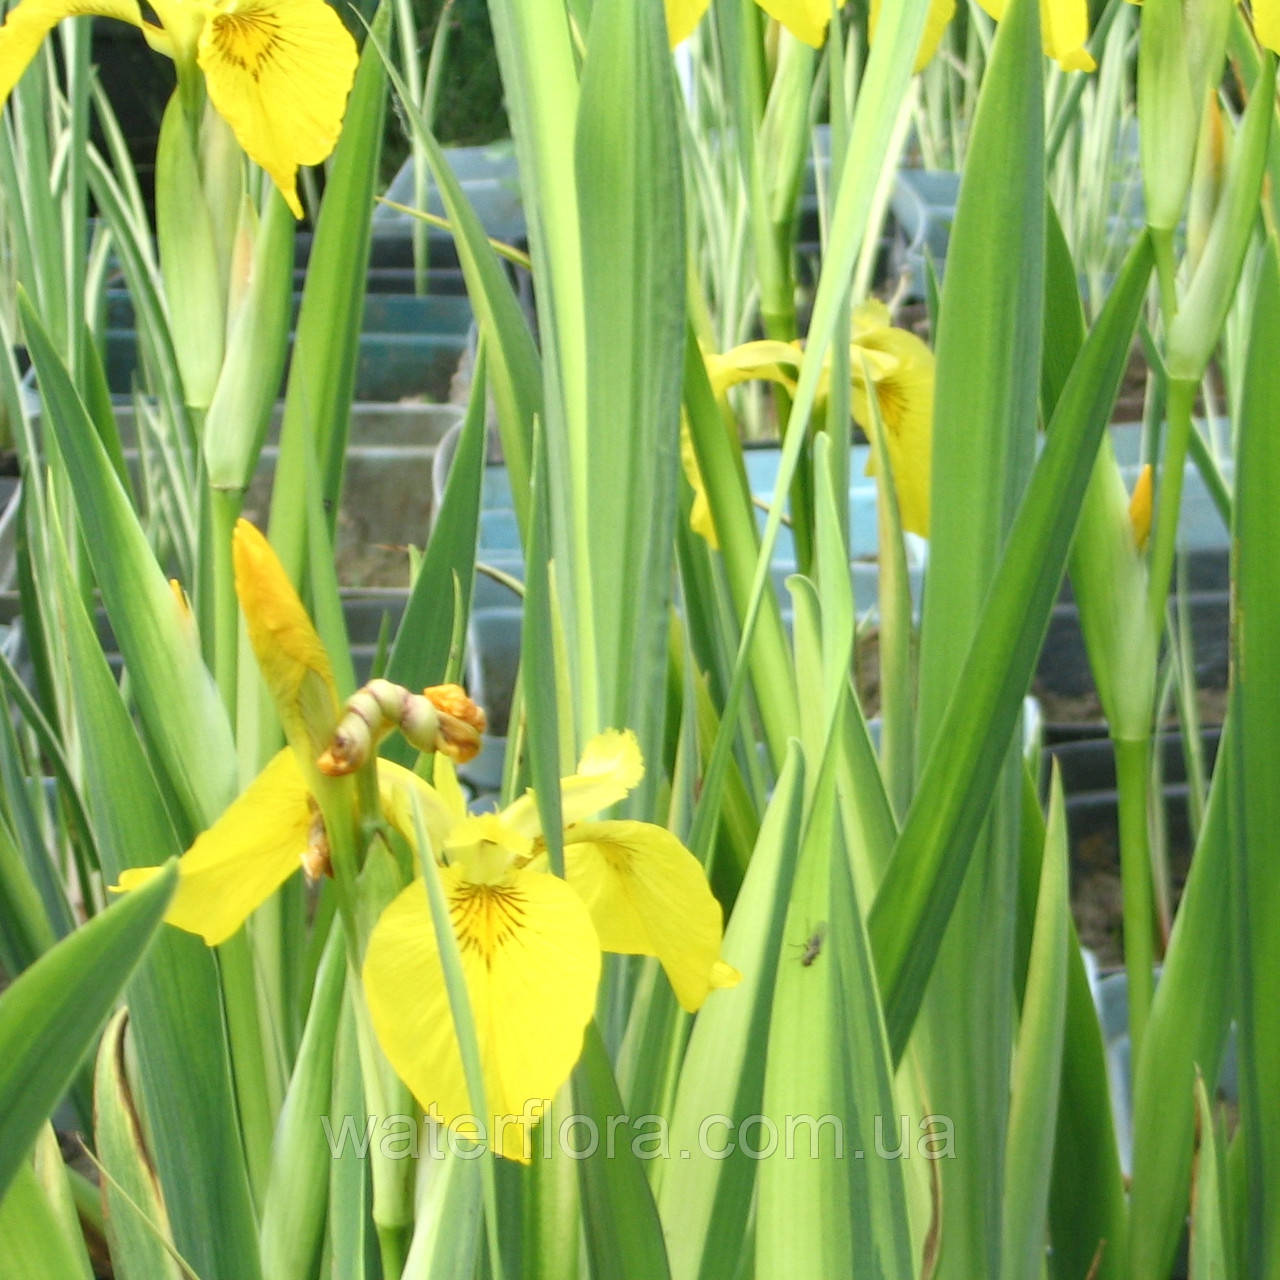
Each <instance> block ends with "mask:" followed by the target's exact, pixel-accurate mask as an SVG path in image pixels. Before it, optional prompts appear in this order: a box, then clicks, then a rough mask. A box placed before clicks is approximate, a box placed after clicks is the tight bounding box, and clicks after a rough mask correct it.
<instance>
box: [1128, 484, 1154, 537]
mask: <svg viewBox="0 0 1280 1280" xmlns="http://www.w3.org/2000/svg"><path fill="white" fill-rule="evenodd" d="M1129 523H1130V524H1131V525H1132V526H1133V541H1134V543H1135V544H1136V546H1137V548H1138V550H1139V551H1145V550H1146V549H1147V541H1148V539H1150V537H1151V463H1149V462H1148V463H1147V464H1146V465H1145V466H1144V467H1143V468H1142V470H1141V471H1140V472H1138V479H1137V482H1136V483H1135V484H1134V486H1133V497H1131V498H1130V499H1129Z"/></svg>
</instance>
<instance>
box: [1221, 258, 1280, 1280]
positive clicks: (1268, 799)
mask: <svg viewBox="0 0 1280 1280" xmlns="http://www.w3.org/2000/svg"><path fill="white" fill-rule="evenodd" d="M1278 336H1280V252H1278V248H1277V244H1276V241H1275V238H1274V237H1269V238H1268V242H1267V248H1266V254H1265V257H1264V259H1263V267H1262V275H1261V277H1260V279H1259V282H1258V290H1257V294H1256V297H1255V301H1254V312H1253V331H1252V333H1251V335H1250V340H1249V352H1248V357H1247V364H1246V369H1245V379H1244V394H1243V398H1242V403H1241V406H1240V433H1239V441H1240V443H1239V454H1238V459H1237V463H1236V498H1235V510H1234V516H1235V521H1234V526H1233V528H1232V531H1231V534H1232V549H1233V565H1232V584H1233V588H1234V590H1233V595H1232V603H1233V608H1232V615H1231V659H1232V676H1233V679H1232V687H1231V695H1230V697H1231V704H1230V705H1231V719H1232V725H1233V731H1232V747H1233V750H1232V753H1231V773H1230V782H1231V804H1230V806H1229V829H1230V832H1231V849H1232V887H1233V893H1234V899H1235V912H1234V924H1235V927H1234V929H1233V930H1232V937H1233V943H1234V953H1235V981H1234V984H1233V986H1234V997H1235V1002H1236V1014H1237V1018H1238V1027H1239V1040H1238V1044H1239V1050H1240V1124H1241V1137H1242V1140H1243V1142H1244V1161H1245V1170H1246V1185H1247V1242H1248V1244H1247V1248H1248V1256H1249V1260H1250V1274H1251V1275H1254V1276H1260V1277H1275V1276H1280V1218H1277V1216H1276V1214H1275V1212H1274V1208H1273V1206H1272V1204H1271V1201H1270V1192H1269V1188H1272V1187H1275V1186H1276V1185H1278V1184H1280V1094H1278V1093H1277V1092H1276V1090H1275V1088H1274V1085H1273V1083H1272V1082H1274V1081H1275V1080H1276V1079H1278V1078H1280V863H1277V861H1276V859H1275V857H1274V856H1273V855H1272V853H1271V849H1272V847H1273V841H1274V836H1275V832H1276V831H1277V830H1278V829H1280V792H1277V790H1276V788H1275V786H1274V785H1273V782H1272V781H1271V779H1273V777H1274V770H1275V762H1276V761H1277V760H1280V560H1278V559H1277V558H1276V555H1275V548H1276V546H1278V545H1280V541H1278V540H1280V511H1278V510H1277V507H1276V504H1275V501H1274V495H1275V493H1276V489H1277V486H1280V435H1277V433H1276V431H1275V429H1274V421H1273V418H1272V413H1273V411H1274V407H1275V405H1276V403H1277V401H1276V397H1277V396H1280V362H1278V361H1277V360H1276V359H1275V352H1276V345H1275V344H1276V342H1277V339H1278Z"/></svg>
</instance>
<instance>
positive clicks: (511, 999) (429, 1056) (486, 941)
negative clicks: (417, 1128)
mask: <svg viewBox="0 0 1280 1280" xmlns="http://www.w3.org/2000/svg"><path fill="white" fill-rule="evenodd" d="M440 879H441V883H442V886H443V888H444V891H445V896H446V898H447V900H448V903H449V911H450V915H451V916H452V919H453V927H454V931H455V933H456V935H457V938H458V946H459V950H460V952H461V957H462V968H463V972H464V974H465V976H466V982H467V993H468V995H469V996H470V998H471V1010H472V1015H473V1017H474V1019H475V1026H476V1036H477V1039H478V1041H479V1047H480V1058H481V1063H482V1066H483V1071H484V1087H485V1102H486V1109H487V1110H488V1112H489V1114H490V1116H491V1117H493V1119H491V1120H489V1121H488V1122H487V1125H486V1127H487V1129H488V1132H489V1135H490V1137H491V1139H492V1138H494V1137H495V1135H496V1142H495V1143H494V1145H495V1149H496V1150H500V1151H501V1153H502V1154H503V1155H505V1156H507V1157H508V1158H510V1159H514V1160H522V1161H523V1160H527V1159H528V1158H529V1148H528V1146H527V1145H526V1144H527V1142H529V1141H530V1130H531V1129H532V1128H533V1126H534V1124H536V1123H537V1120H538V1117H539V1116H540V1115H541V1114H542V1112H543V1110H544V1109H545V1108H546V1106H547V1104H548V1101H549V1100H550V1099H551V1098H552V1097H554V1096H555V1093H556V1091H557V1090H558V1089H559V1088H560V1086H561V1085H562V1084H563V1083H564V1082H565V1080H566V1079H567V1078H568V1076H569V1072H570V1071H571V1070H572V1069H573V1064H574V1063H575V1062H576V1061H577V1060H578V1055H579V1054H580V1053H581V1052H582V1036H583V1032H584V1030H585V1028H586V1026H587V1023H588V1022H590V1020H591V1017H592V1014H593V1012H594V1010H595V1000H596V987H597V984H598V982H599V979H600V947H599V944H598V943H597V941H596V935H595V930H594V929H593V928H592V925H591V918H590V917H589V916H588V914H587V911H586V908H585V907H584V906H583V905H582V901H581V899H580V898H579V897H578V896H577V894H575V893H574V892H573V890H572V889H570V888H569V886H568V885H567V884H565V883H564V881H563V880H560V879H557V878H556V877H555V876H549V875H542V874H540V873H538V872H535V871H521V872H515V873H514V874H513V875H512V876H510V877H509V879H508V880H507V882H506V883H504V884H501V885H474V884H470V883H469V882H467V881H466V880H465V879H464V878H463V876H462V874H461V872H460V871H459V869H458V868H455V867H446V868H443V869H442V870H441V872H440ZM364 988H365V994H366V997H367V999H368V1003H369V1012H370V1014H371V1016H372V1019H373V1027H374V1030H375V1032H376V1033H377V1036H378V1041H379V1043H380V1044H381V1045H382V1049H383V1052H384V1053H385V1054H386V1055H387V1058H388V1060H389V1061H390V1062H391V1065H392V1066H393V1067H394V1068H395V1070H396V1073H397V1074H398V1075H399V1076H400V1078H401V1079H402V1080H403V1081H404V1082H405V1084H407V1085H408V1086H409V1088H410V1089H411V1090H412V1091H413V1095H414V1097H416V1098H417V1100H418V1101H419V1103H421V1105H422V1106H423V1107H424V1108H425V1109H426V1111H427V1112H428V1114H430V1115H434V1116H437V1117H438V1118H440V1119H441V1120H443V1121H444V1122H445V1123H447V1124H451V1125H457V1126H458V1127H459V1128H460V1129H461V1130H462V1131H464V1132H466V1131H471V1132H474V1126H473V1125H468V1124H467V1123H466V1122H465V1121H464V1122H463V1123H462V1124H461V1125H459V1123H458V1122H459V1121H460V1120H462V1119H463V1118H464V1117H471V1116H472V1107H471V1101H470V1098H469V1097H468V1094H467V1085H466V1077H465V1076H464V1074H463V1070H462V1056H461V1054H460V1052H459V1049H458V1041H457V1037H456V1036H455V1034H454V1027H453V1013H452V1010H451V1008H450V1005H449V997H448V993H447V992H446V990H445V985H444V971H443V968H442V966H441V963H440V953H439V951H438V949H437V947H436V937H435V929H434V927H433V925H432V921H431V912H430V907H429V905H428V902H427V893H426V888H425V887H424V886H423V885H422V884H421V883H414V884H411V885H410V886H409V887H408V888H407V889H405V890H404V891H403V892H402V893H401V894H400V896H399V897H397V898H396V899H395V901H393V902H392V903H391V905H390V906H389V907H388V908H387V909H386V910H385V911H384V912H383V913H382V917H381V919H379V921H378V923H377V925H376V926H375V927H374V930H373V933H372V935H371V936H370V938H369V947H368V951H367V952H366V954H365V962H364ZM505 1117H512V1118H513V1119H512V1122H511V1123H502V1119H503V1118H505Z"/></svg>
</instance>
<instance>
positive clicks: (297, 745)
mask: <svg viewBox="0 0 1280 1280" xmlns="http://www.w3.org/2000/svg"><path fill="white" fill-rule="evenodd" d="M231 546H232V556H233V559H234V562H235V575H236V595H237V596H239V598H240V607H241V609H242V610H243V611H244V617H245V622H246V624H247V626H248V630H249V640H250V642H251V643H252V645H253V651H254V653H255V655H256V656H257V659H258V666H259V667H260V668H261V669H262V676H263V679H264V680H265V681H266V682H267V688H268V689H269V690H270V691H271V696H272V698H274V700H275V704H276V709H277V710H278V711H279V713H280V722H281V724H283V725H284V731H285V734H286V736H287V737H288V739H289V743H290V745H291V746H292V747H293V748H294V750H296V751H298V752H300V753H302V754H303V755H304V756H306V758H307V759H309V760H314V759H315V758H316V757H317V756H319V755H320V753H321V752H322V751H323V750H324V749H325V747H326V746H327V745H328V741H329V734H330V732H331V731H332V729H333V726H334V725H335V724H336V723H337V719H338V690H337V686H336V685H335V684H334V680H333V669H332V668H331V667H330V665H329V655H328V654H327V653H326V652H325V647H324V645H323V644H322V643H321V640H320V637H319V636H318V635H317V634H316V629H315V627H313V626H312V625H311V619H310V618H309V617H307V611H306V610H305V609H304V608H303V607H302V601H301V600H299V599H298V593H297V591H295V590H294V587H293V583H292V582H290V581H289V576H288V574H286V573H285V571H284V566H283V565H282V564H281V563H280V561H279V559H278V558H277V557H276V553H275V552H274V551H273V550H272V549H271V544H270V543H269V542H268V541H267V540H266V538H264V537H263V536H262V534H261V533H260V532H259V531H258V530H257V529H256V528H255V527H254V526H253V525H251V524H250V523H249V522H248V521H247V520H238V521H237V522H236V527H235V533H234V535H233V537H232V544H231Z"/></svg>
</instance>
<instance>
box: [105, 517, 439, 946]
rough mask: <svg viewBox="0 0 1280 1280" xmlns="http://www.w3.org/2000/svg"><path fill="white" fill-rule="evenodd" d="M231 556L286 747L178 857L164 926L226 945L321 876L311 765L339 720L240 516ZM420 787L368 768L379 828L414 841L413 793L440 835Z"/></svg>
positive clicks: (139, 872)
mask: <svg viewBox="0 0 1280 1280" xmlns="http://www.w3.org/2000/svg"><path fill="white" fill-rule="evenodd" d="M232 558H233V562H234V567H235V581H236V594H237V596H238V597H239V599H240V607H241V609H242V611H243V613H244V616H245V622H246V625H247V629H248V632H249V640H250V643H251V644H252V645H253V650H254V654H255V656H256V657H257V659H258V665H259V667H260V668H261V670H262V675H263V679H264V680H265V681H266V684H267V688H268V689H269V690H270V692H271V695H272V698H273V700H274V701H275V704H276V707H277V709H278V710H279V712H280V718H281V721H282V723H283V725H284V730H285V735H286V736H287V737H288V739H289V744H290V745H289V746H288V747H286V748H285V749H284V750H283V751H281V752H279V753H278V754H277V755H276V756H275V757H274V758H273V759H272V760H271V761H270V762H269V763H268V764H267V766H266V768H264V769H263V770H262V772H261V773H260V774H259V775H258V776H257V777H256V778H255V779H254V780H253V782H251V783H250V784H249V786H248V787H247V788H246V789H245V791H244V792H243V793H242V794H241V795H240V796H239V798H238V799H236V800H235V801H233V802H232V804H231V805H230V806H229V807H228V809H227V810H226V812H225V813H223V815H222V816H221V817H220V818H219V819H218V820H217V822H215V823H214V824H213V826H211V827H210V828H209V829H208V830H207V831H205V832H204V833H203V834H202V835H200V836H199V837H198V838H197V839H196V841H195V843H194V844H193V845H192V846H191V848H190V849H188V850H187V852H186V853H184V854H183V855H182V857H181V858H180V859H179V860H178V887H177V889H176V891H175V892H174V895H173V900H172V901H171V902H170V904H169V909H168V911H167V912H166V913H165V919H166V920H167V921H168V922H169V923H170V924H173V925H177V927H178V928H180V929H185V930H187V932H189V933H196V934H199V935H200V937H202V938H203V939H204V940H205V942H206V943H207V944H208V945H209V946H211V947H213V946H217V945H218V944H220V943H223V942H225V941H226V940H227V939H228V938H229V937H231V935H232V934H233V933H235V932H236V930H237V929H239V928H240V926H241V925H242V924H243V923H244V922H245V921H246V920H247V919H248V918H249V916H250V915H252V914H253V912H254V911H256V910H257V909H258V908H259V907H260V906H261V905H262V904H263V903H264V902H266V900H267V899H268V898H269V897H271V895H272V894H273V893H275V891H276V890H277V889H279V888H280V886H281V885H282V884H284V882H285V881H286V880H287V879H288V878H289V877H290V876H291V875H293V874H294V873H295V872H296V871H298V870H299V869H300V868H305V869H307V870H308V872H309V873H310V874H311V875H313V876H315V875H319V874H322V873H323V872H324V871H325V870H326V869H327V866H328V857H327V844H326V841H325V835H324V824H323V822H322V820H321V818H320V814H319V810H318V808H317V806H316V803H315V801H314V800H313V799H312V794H311V793H312V791H313V790H314V788H315V786H316V785H317V778H318V775H319V771H318V770H317V769H316V768H315V767H314V763H313V762H314V761H315V759H316V757H317V756H319V755H320V754H321V753H322V752H323V751H324V750H325V749H326V747H327V746H328V744H329V741H330V738H331V735H332V732H333V728H334V725H335V724H337V723H338V721H339V714H340V709H339V705H338V691H337V686H336V685H335V683H334V679H333V672H332V669H331V667H330V663H329V655H328V653H327V652H326V651H325V647H324V644H323V642H322V641H321V639H320V637H319V636H318V635H317V634H316V631H315V628H314V627H313V626H312V625H311V619H310V618H309V617H308V616H307V611H306V609H304V608H303V606H302V601H301V600H300V599H299V598H298V593H297V592H296V591H295V590H294V589H293V584H292V583H291V582H290V581H289V577H288V575H287V574H286V573H285V571H284V566H283V565H281V563H280V561H279V559H278V558H277V557H276V554H275V552H274V551H273V550H272V549H271V544H270V543H269V542H268V541H267V540H266V538H264V537H263V536H262V534H261V533H260V532H259V531H258V530H257V529H256V528H254V526H253V525H251V524H250V523H249V522H248V521H247V520H241V521H238V522H237V524H236V527H235V532H234V535H233V538H232ZM439 745H440V746H441V748H442V749H450V748H448V747H447V744H445V743H444V742H441V743H440V744H439ZM420 782H421V780H420V779H418V778H417V777H416V776H415V775H414V774H412V773H410V772H409V770H407V769H404V768H401V767H400V766H399V765H397V764H394V763H392V762H391V761H390V760H379V761H378V791H379V798H380V800H381V804H382V809H383V813H384V814H385V815H386V817H387V819H388V821H390V822H391V824H392V825H393V826H396V827H397V828H398V829H399V830H400V832H401V833H402V834H403V835H404V836H405V837H406V838H408V839H412V837H413V820H412V813H411V808H410V800H409V797H410V795H411V794H412V793H413V792H414V791H418V793H419V795H420V798H421V801H422V808H423V813H424V818H425V821H426V823H427V829H428V831H429V832H430V833H431V835H432V838H433V839H442V838H443V836H444V834H445V832H446V831H447V830H448V827H449V824H450V813H449V811H448V810H447V809H445V808H443V807H442V805H441V803H440V801H439V799H438V797H437V796H436V794H435V793H434V792H432V791H431V790H430V788H426V789H425V791H420V790H419V787H418V784H419V783H420ZM160 870H161V868H159V867H134V868H132V869H130V870H127V871H123V872H121V874H120V882H119V884H117V885H114V886H113V888H114V889H115V890H117V891H119V892H123V891H126V890H129V889H137V888H139V887H140V886H141V885H143V884H145V883H146V882H147V881H148V880H150V879H151V877H152V876H154V875H156V874H158V872H159V871H160Z"/></svg>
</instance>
